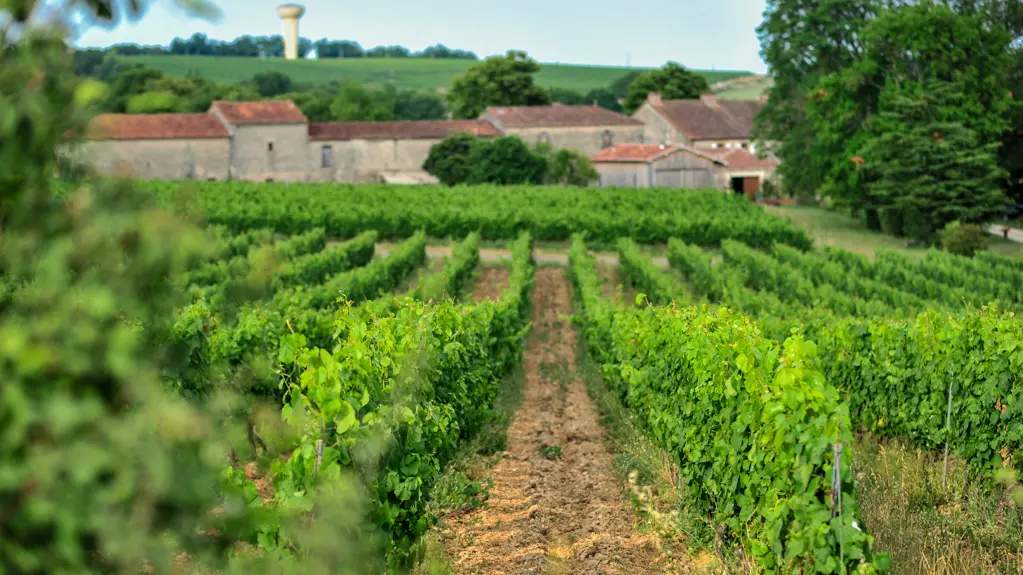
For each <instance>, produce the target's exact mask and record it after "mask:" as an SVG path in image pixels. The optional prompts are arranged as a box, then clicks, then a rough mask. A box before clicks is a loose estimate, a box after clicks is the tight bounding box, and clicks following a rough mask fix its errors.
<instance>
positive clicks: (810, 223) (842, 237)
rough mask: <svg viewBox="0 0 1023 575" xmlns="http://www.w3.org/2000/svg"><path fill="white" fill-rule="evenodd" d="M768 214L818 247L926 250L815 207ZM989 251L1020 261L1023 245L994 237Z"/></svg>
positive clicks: (863, 251)
mask: <svg viewBox="0 0 1023 575" xmlns="http://www.w3.org/2000/svg"><path fill="white" fill-rule="evenodd" d="M764 209H765V210H767V212H768V213H771V214H774V215H776V216H779V217H782V218H786V219H789V220H790V221H791V222H792V223H793V224H794V225H795V226H797V227H800V228H803V229H805V230H806V233H807V234H809V235H810V237H811V238H813V239H814V241H815V242H816V243H817V244H818V245H822V246H832V247H836V248H842V249H844V250H849V251H851V252H857V253H861V254H864V255H866V256H870V257H873V255H874V250H876V249H879V248H885V249H889V250H896V251H899V252H902V253H905V254H907V255H909V256H911V257H923V256H924V254H925V252H926V250H924V249H923V248H911V247H907V246H906V242H905V240H903V239H902V238H897V237H894V236H889V235H887V234H882V233H878V232H874V231H871V230H868V229H867V227H866V226H864V225H863V223H862V222H860V221H859V220H856V219H854V218H851V217H849V216H847V215H845V214H841V213H838V212H834V211H831V210H825V209H822V208H818V207H814V206H791V207H782V206H764ZM988 249H990V250H991V251H992V252H994V253H997V254H1001V255H1003V256H1008V257H1019V256H1020V253H1021V252H1023V244H1020V243H1017V242H1013V241H1009V240H1006V239H1003V238H1000V237H997V236H991V243H990V244H989V245H988Z"/></svg>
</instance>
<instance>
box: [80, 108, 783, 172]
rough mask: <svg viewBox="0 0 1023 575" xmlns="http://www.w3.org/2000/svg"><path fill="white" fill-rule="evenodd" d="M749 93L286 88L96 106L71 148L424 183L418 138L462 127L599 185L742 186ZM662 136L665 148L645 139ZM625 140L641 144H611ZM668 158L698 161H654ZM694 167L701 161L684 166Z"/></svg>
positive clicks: (95, 160)
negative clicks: (369, 96) (560, 161)
mask: <svg viewBox="0 0 1023 575" xmlns="http://www.w3.org/2000/svg"><path fill="white" fill-rule="evenodd" d="M759 105H760V102H757V101H721V102H717V100H716V98H711V97H704V98H701V99H700V100H674V101H671V100H667V101H663V102H662V101H661V100H660V97H659V96H658V95H656V94H651V96H650V98H649V99H648V101H647V102H646V103H644V105H643V106H642V107H641V108H640V109H639V110H638V111H637V112H636V113H635V114H634V115H633V116H632V117H629V116H625V115H623V114H619V113H617V112H613V111H610V110H606V109H604V108H600V107H598V106H568V105H561V104H554V105H552V106H504V107H490V108H487V109H486V111H485V112H484V113H483V114H482V115H481V116H480V117H479V118H478V119H475V120H431V121H403V122H309V121H308V119H307V118H306V117H305V115H304V114H303V113H302V111H301V110H299V109H298V107H297V106H295V104H294V103H293V102H291V101H288V100H283V101H267V102H214V103H213V104H212V105H211V106H210V108H209V110H208V111H207V112H206V113H203V114H147V115H143V114H103V115H100V116H98V117H96V118H95V119H94V121H93V123H92V124H91V125H90V127H89V132H88V138H87V141H86V142H85V143H84V144H83V145H82V147H81V149H80V153H81V157H82V159H84V160H85V161H86V162H88V163H90V164H91V165H92V166H93V167H94V168H95V169H96V170H97V171H98V172H99V173H102V174H118V175H125V176H131V177H135V178H141V179H206V180H228V179H233V180H248V181H301V182H352V183H369V182H393V183H428V182H436V179H434V178H432V177H431V176H429V175H428V174H426V173H425V172H423V170H422V165H423V162H425V160H426V158H427V156H428V154H429V152H430V148H431V147H432V146H433V145H434V144H437V143H438V142H440V141H441V140H442V139H444V138H445V137H446V136H448V135H450V134H452V133H455V132H467V133H470V134H475V135H477V136H480V137H484V138H493V137H497V136H501V135H517V136H519V137H521V138H522V139H523V140H524V141H526V143H529V144H534V143H539V142H547V143H549V144H550V145H551V146H552V147H554V148H573V149H576V150H579V151H581V152H583V153H585V154H588V155H591V156H593V157H594V159H595V160H597V167H598V170H600V171H601V173H602V178H601V180H602V181H606V182H609V183H608V184H607V185H611V184H610V182H612V181H614V182H618V181H621V182H622V183H620V184H614V185H637V186H639V185H651V182H652V183H653V184H654V185H672V186H674V185H680V186H685V187H692V186H691V185H690V182H692V183H693V185H699V186H704V185H707V187H718V188H721V189H732V190H737V191H742V192H747V191H748V189H754V190H755V189H756V188H758V187H759V182H761V181H763V179H764V178H766V177H769V176H770V174H771V173H772V172H773V168H774V166H775V165H776V164H775V162H774V161H773V160H761V159H759V158H757V157H756V156H754V155H753V154H752V153H750V152H751V149H750V148H751V144H750V139H751V136H750V132H751V129H752V122H753V120H752V119H753V115H755V114H756V112H757V111H758V110H759ZM662 144H663V145H664V146H665V150H667V151H666V152H665V153H662V150H661V149H660V148H657V146H660V145H662ZM637 145H641V146H642V149H643V150H644V151H643V152H623V151H621V150H623V149H631V148H630V146H637ZM651 145H652V146H653V147H651ZM654 148H657V150H656V152H655V151H654ZM638 149H639V148H637V150H638ZM609 150H619V151H618V152H614V151H609ZM616 153H617V154H619V155H622V154H624V155H627V156H628V155H629V154H639V155H640V156H642V155H643V154H648V155H650V157H651V158H652V159H651V160H650V161H651V162H652V163H651V164H650V165H651V166H655V167H654V168H652V169H653V172H648V175H650V174H652V175H650V177H649V178H646V176H643V175H642V173H641V172H636V171H635V170H636V169H637V168H635V167H633V168H630V169H631V170H632V171H631V172H629V173H632V174H635V177H634V178H633V177H631V176H630V177H628V178H625V179H624V180H623V179H622V178H624V176H622V175H621V174H622V173H624V172H623V169H624V168H622V167H620V166H617V165H612V164H615V162H612V161H610V160H609V159H608V158H610V157H611V156H614V154H616ZM601 154H604V156H601ZM608 154H610V156H608ZM623 157H624V156H623ZM629 157H630V158H632V156H629ZM644 157H645V156H644ZM636 161H638V160H636V159H629V160H625V162H626V163H629V162H636ZM679 162H681V163H682V164H686V165H687V166H688V164H694V163H695V164H699V165H700V166H702V168H697V167H693V166H688V167H684V168H679V169H681V170H683V171H678V172H675V175H669V173H668V172H667V171H665V170H669V168H668V167H667V166H669V165H674V163H679ZM618 163H621V162H618ZM629 165H631V164H629ZM699 169H707V170H710V171H709V172H707V174H705V175H698V174H696V173H695V172H694V171H693V170H699ZM657 170H661V171H660V172H658V171H657ZM671 170H675V168H671ZM605 171H607V177H604V176H603V174H604V172H605ZM625 171H628V170H625ZM657 174H660V175H659V176H658V175H657ZM641 176H642V177H641ZM733 176H734V177H733ZM644 178H646V179H644ZM672 178H675V179H672ZM735 178H739V179H738V180H735ZM747 179H749V181H748V182H747ZM626 180H627V181H628V182H631V181H633V180H635V183H634V184H633V183H627V181H626ZM733 180H735V181H733ZM644 182H645V183H644ZM675 182H678V183H677V184H676V183H675ZM708 182H709V183H708ZM736 182H738V183H736Z"/></svg>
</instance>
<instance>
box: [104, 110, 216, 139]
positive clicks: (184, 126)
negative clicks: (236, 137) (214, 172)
mask: <svg viewBox="0 0 1023 575" xmlns="http://www.w3.org/2000/svg"><path fill="white" fill-rule="evenodd" d="M87 137H88V138H89V139H90V140H169V139H193V138H226V137H228V133H227V128H225V127H224V124H222V123H221V122H220V120H219V119H217V117H216V116H212V115H210V114H100V115H99V116H96V117H95V118H93V119H92V122H91V123H90V124H89V131H88V136H87Z"/></svg>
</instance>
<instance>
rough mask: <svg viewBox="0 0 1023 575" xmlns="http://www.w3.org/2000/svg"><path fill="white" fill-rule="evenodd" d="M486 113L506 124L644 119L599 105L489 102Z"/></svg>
mask: <svg viewBox="0 0 1023 575" xmlns="http://www.w3.org/2000/svg"><path fill="white" fill-rule="evenodd" d="M486 114H487V116H489V117H492V118H494V119H495V120H497V121H498V122H500V123H501V124H502V125H504V126H505V127H508V128H539V127H547V126H550V127H556V126H635V125H642V124H643V122H640V121H639V120H637V119H635V118H630V117H629V116H625V115H623V114H619V113H618V112H612V111H611V110H607V109H605V108H601V107H600V106H563V105H555V106H491V107H489V108H487V110H486Z"/></svg>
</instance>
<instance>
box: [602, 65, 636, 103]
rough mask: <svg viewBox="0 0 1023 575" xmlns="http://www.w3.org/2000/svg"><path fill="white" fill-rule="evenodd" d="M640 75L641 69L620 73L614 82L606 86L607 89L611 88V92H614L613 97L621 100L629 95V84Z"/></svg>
mask: <svg viewBox="0 0 1023 575" xmlns="http://www.w3.org/2000/svg"><path fill="white" fill-rule="evenodd" d="M642 75H643V71H642V70H633V71H631V72H629V73H627V74H624V75H622V76H621V77H620V78H618V79H617V80H615V81H614V82H611V85H610V86H608V89H609V90H611V93H612V94H614V97H615V98H616V99H619V100H623V99H625V97H626V96H628V95H629V86H631V85H632V82H633V81H634V80H635V79H636V78H639V77H640V76H642Z"/></svg>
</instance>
